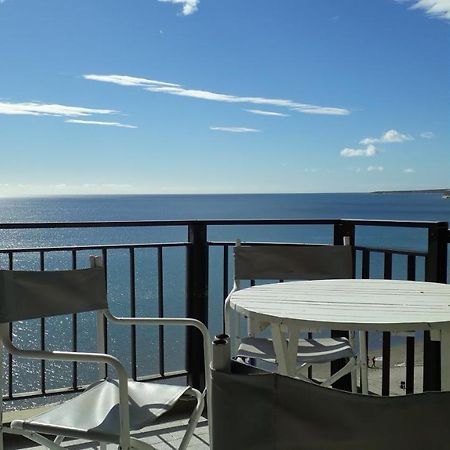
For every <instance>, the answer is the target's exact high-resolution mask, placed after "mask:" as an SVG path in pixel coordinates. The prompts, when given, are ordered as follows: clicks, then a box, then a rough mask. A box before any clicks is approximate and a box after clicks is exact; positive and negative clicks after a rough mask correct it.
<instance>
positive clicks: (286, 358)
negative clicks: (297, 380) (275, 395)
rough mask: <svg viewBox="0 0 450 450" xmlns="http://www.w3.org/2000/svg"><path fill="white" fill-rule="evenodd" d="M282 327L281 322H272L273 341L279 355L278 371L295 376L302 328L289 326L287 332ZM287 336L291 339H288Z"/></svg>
mask: <svg viewBox="0 0 450 450" xmlns="http://www.w3.org/2000/svg"><path fill="white" fill-rule="evenodd" d="M281 327H282V326H281V325H280V324H271V329H272V341H273V347H274V349H275V354H276V356H277V363H278V373H280V374H281V375H287V376H290V377H295V376H296V373H297V349H298V335H299V333H300V330H298V329H296V328H288V330H287V333H284V332H283V330H282V329H281ZM286 335H287V336H286ZM287 337H288V338H289V339H287Z"/></svg>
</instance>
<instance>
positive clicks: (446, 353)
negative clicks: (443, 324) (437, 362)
mask: <svg viewBox="0 0 450 450" xmlns="http://www.w3.org/2000/svg"><path fill="white" fill-rule="evenodd" d="M441 391H450V329H443V330H441Z"/></svg>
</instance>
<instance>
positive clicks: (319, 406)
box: [212, 362, 450, 450]
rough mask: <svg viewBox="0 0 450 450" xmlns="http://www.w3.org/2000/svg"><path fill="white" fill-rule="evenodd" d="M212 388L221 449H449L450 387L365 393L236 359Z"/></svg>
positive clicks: (217, 446) (214, 374)
mask: <svg viewBox="0 0 450 450" xmlns="http://www.w3.org/2000/svg"><path fill="white" fill-rule="evenodd" d="M237 366H238V367H237ZM212 393H213V402H212V407H213V421H214V430H213V437H214V443H215V445H214V449H215V450H225V449H230V448H231V449H233V450H273V449H280V450H281V449H282V450H390V449H395V450H424V449H427V450H442V449H445V448H449V443H450V427H449V426H448V412H449V411H450V392H429V393H425V394H414V395H406V396H397V397H378V396H366V395H362V394H352V393H348V392H343V391H339V390H336V389H327V388H323V387H320V386H316V385H314V384H311V383H306V382H304V381H301V380H297V379H294V378H290V377H284V376H281V375H278V374H273V373H267V372H266V373H261V372H260V373H257V369H254V368H250V367H248V366H243V365H242V364H239V363H235V362H233V363H232V373H225V372H219V371H213V372H212ZM236 405H238V406H236Z"/></svg>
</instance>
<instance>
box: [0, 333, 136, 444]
mask: <svg viewBox="0 0 450 450" xmlns="http://www.w3.org/2000/svg"><path fill="white" fill-rule="evenodd" d="M5 334H6V333H5V332H2V333H1V340H2V343H3V345H4V346H5V348H6V349H7V350H8V352H10V353H11V354H13V355H17V356H19V357H22V358H28V359H45V360H55V361H77V362H96V363H103V364H109V365H110V366H112V367H113V368H114V369H115V370H116V373H117V378H118V381H119V415H120V429H121V438H122V441H121V446H122V448H129V439H130V437H129V429H130V418H129V410H128V374H127V371H126V370H125V368H124V367H123V365H122V363H121V362H120V361H119V360H118V359H117V358H116V357H114V356H111V355H107V354H105V353H86V352H59V351H52V352H49V351H43V350H25V349H21V348H18V347H16V346H15V345H14V344H13V343H12V342H11V340H10V339H9V336H7V335H5Z"/></svg>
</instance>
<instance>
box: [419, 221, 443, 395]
mask: <svg viewBox="0 0 450 450" xmlns="http://www.w3.org/2000/svg"><path fill="white" fill-rule="evenodd" d="M447 240H448V223H447V222H438V223H436V224H434V225H433V226H432V227H429V228H428V253H427V256H426V259H425V281H432V282H435V283H446V282H447V251H448V242H447ZM423 390H424V391H440V390H441V343H440V342H437V341H432V340H431V336H430V332H429V331H424V335H423Z"/></svg>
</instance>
